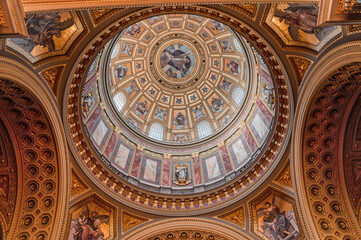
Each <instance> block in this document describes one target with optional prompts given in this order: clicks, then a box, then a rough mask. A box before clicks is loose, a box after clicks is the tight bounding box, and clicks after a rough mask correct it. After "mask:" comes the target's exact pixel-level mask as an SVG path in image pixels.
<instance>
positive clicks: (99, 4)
mask: <svg viewBox="0 0 361 240" xmlns="http://www.w3.org/2000/svg"><path fill="white" fill-rule="evenodd" d="M273 2H274V0H253V1H252V0H238V1H232V0H211V1H207V0H173V1H168V2H167V1H163V0H142V1H137V0H107V1H103V0H87V1H84V0H63V1H59V0H23V5H24V9H25V11H26V12H39V11H51V10H64V9H67V10H69V9H96V8H115V7H149V6H184V5H199V4H207V5H209V4H252V3H273ZM278 2H279V3H282V2H284V3H290V2H294V3H318V2H319V1H318V0H292V1H286V0H281V1H278Z"/></svg>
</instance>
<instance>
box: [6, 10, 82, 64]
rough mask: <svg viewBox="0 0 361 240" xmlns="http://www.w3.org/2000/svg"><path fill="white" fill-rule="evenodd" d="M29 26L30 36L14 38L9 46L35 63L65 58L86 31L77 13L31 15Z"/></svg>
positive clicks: (27, 23)
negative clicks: (50, 58) (60, 56)
mask: <svg viewBox="0 0 361 240" xmlns="http://www.w3.org/2000/svg"><path fill="white" fill-rule="evenodd" d="M25 22H26V28H27V31H28V34H29V36H28V37H27V38H10V39H8V40H7V46H8V47H9V48H11V49H13V50H15V51H17V52H19V53H20V54H22V55H23V56H25V57H26V59H27V60H29V61H30V62H32V63H35V62H37V61H39V60H42V59H44V58H47V57H51V56H57V55H63V54H65V53H66V52H67V51H68V50H69V48H70V46H71V45H72V43H73V42H74V41H75V40H76V39H77V38H78V37H79V35H80V34H81V33H82V32H83V30H84V27H83V24H82V23H81V21H80V19H79V16H78V14H77V13H76V12H52V13H41V14H40V13H39V14H28V15H27V16H26V18H25Z"/></svg>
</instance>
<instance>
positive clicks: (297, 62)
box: [288, 56, 312, 86]
mask: <svg viewBox="0 0 361 240" xmlns="http://www.w3.org/2000/svg"><path fill="white" fill-rule="evenodd" d="M288 58H289V60H290V62H291V64H292V67H293V69H294V72H295V74H296V77H297V86H300V85H301V83H302V80H303V77H304V76H305V74H306V72H307V70H308V68H309V67H310V66H311V64H312V61H311V60H309V59H307V58H303V57H293V56H289V57H288Z"/></svg>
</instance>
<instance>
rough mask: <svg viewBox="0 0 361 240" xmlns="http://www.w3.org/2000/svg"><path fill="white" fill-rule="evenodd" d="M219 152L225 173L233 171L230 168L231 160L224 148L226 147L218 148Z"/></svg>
mask: <svg viewBox="0 0 361 240" xmlns="http://www.w3.org/2000/svg"><path fill="white" fill-rule="evenodd" d="M219 150H221V156H222V160H223V164H224V168H225V170H226V173H229V172H230V171H232V170H233V167H232V163H231V159H230V157H229V154H228V152H227V148H226V146H224V145H223V146H221V147H220V148H219Z"/></svg>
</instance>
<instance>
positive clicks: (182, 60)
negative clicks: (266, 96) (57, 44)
mask: <svg viewBox="0 0 361 240" xmlns="http://www.w3.org/2000/svg"><path fill="white" fill-rule="evenodd" d="M133 59H134V60H133ZM248 62H249V60H248V57H247V56H246V54H245V50H244V49H243V47H242V45H241V42H240V41H239V40H238V38H237V37H236V36H235V35H234V33H232V31H230V30H229V29H228V28H227V27H226V26H225V25H223V24H222V23H220V22H217V21H215V20H211V19H207V18H204V17H200V16H197V15H185V14H183V15H182V14H173V15H172V14H171V15H163V16H157V17H152V18H149V19H147V20H145V21H141V22H139V23H136V24H134V25H132V26H130V27H128V28H127V29H126V30H124V32H123V33H121V35H120V36H119V39H118V42H117V43H116V44H115V45H114V48H113V50H112V53H111V60H110V63H109V73H110V76H111V78H110V79H109V83H110V84H109V85H110V86H109V90H110V92H111V95H112V98H113V103H114V104H115V106H116V108H117V110H118V111H119V113H120V115H121V116H122V117H123V118H124V120H125V121H128V122H130V123H131V124H132V126H133V127H135V128H137V129H138V130H139V131H141V132H142V133H143V134H144V135H145V136H150V137H151V138H153V139H156V140H159V141H164V142H170V143H183V142H194V141H196V140H200V139H202V138H206V137H208V136H211V135H213V134H214V133H217V132H218V131H221V130H222V129H223V128H224V127H225V126H226V125H227V124H228V123H230V122H231V121H232V120H233V119H234V118H235V116H237V115H238V112H239V111H241V110H240V108H241V107H242V106H243V105H245V104H243V102H244V99H245V98H246V97H245V95H246V94H247V92H248V88H249V85H250V84H253V83H251V82H250V81H252V80H251V76H250V73H248V72H249V65H250V63H248ZM265 84H266V83H265ZM272 89H273V85H270V84H268V85H267V89H265V91H264V92H266V93H268V91H272ZM271 94H272V93H271ZM230 95H231V96H234V97H232V98H229V96H230ZM120 96H121V97H120ZM122 99H123V100H122ZM121 101H123V102H121ZM270 101H272V100H270ZM120 108H121V109H120ZM202 123H204V124H203V125H204V126H203V125H202ZM153 124H154V125H153ZM152 126H153V127H155V126H157V128H156V129H157V130H154V131H151V130H152ZM202 126H203V128H202ZM197 129H198V130H199V131H197Z"/></svg>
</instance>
